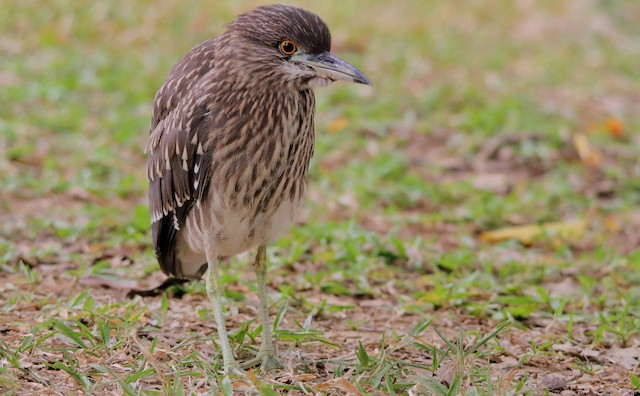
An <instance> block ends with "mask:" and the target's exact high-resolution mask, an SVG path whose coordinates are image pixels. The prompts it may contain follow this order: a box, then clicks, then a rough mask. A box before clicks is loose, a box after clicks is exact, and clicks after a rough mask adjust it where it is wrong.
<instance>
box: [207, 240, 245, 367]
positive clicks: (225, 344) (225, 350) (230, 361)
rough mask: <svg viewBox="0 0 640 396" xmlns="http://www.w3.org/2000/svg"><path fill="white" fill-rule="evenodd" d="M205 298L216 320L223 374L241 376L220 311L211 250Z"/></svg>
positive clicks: (219, 290)
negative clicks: (207, 298) (206, 297)
mask: <svg viewBox="0 0 640 396" xmlns="http://www.w3.org/2000/svg"><path fill="white" fill-rule="evenodd" d="M207 263H208V265H207V274H206V285H207V296H208V297H209V301H211V305H212V306H213V316H214V317H215V319H216V324H217V326H218V336H219V338H220V347H221V348H222V359H223V364H224V372H225V373H226V374H228V373H230V372H234V373H235V374H241V371H240V370H239V366H238V364H237V363H236V359H235V358H234V357H233V350H232V349H231V344H230V343H229V336H228V335H227V328H226V326H225V324H224V315H223V310H222V288H221V287H220V280H219V279H218V275H217V274H216V271H217V264H218V258H217V256H214V255H213V254H211V249H210V248H209V247H208V249H207Z"/></svg>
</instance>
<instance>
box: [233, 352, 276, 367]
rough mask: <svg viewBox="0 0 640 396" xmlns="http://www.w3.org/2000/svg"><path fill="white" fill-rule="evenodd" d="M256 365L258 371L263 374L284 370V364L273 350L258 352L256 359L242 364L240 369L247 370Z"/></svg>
mask: <svg viewBox="0 0 640 396" xmlns="http://www.w3.org/2000/svg"><path fill="white" fill-rule="evenodd" d="M257 365H260V371H264V372H266V371H271V370H275V369H279V368H284V362H283V361H282V359H280V358H279V357H278V355H277V353H276V351H275V350H260V351H259V352H258V354H257V355H256V357H254V358H253V359H251V360H248V361H246V362H244V363H243V364H242V365H241V366H240V367H242V368H243V369H248V368H251V367H254V366H257Z"/></svg>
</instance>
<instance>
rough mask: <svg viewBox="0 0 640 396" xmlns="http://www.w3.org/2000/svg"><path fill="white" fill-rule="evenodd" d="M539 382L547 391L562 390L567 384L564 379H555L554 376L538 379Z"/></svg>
mask: <svg viewBox="0 0 640 396" xmlns="http://www.w3.org/2000/svg"><path fill="white" fill-rule="evenodd" d="M540 382H541V383H542V385H544V386H546V387H547V388H549V390H559V389H564V388H566V386H567V385H568V384H569V381H568V380H567V379H566V378H561V377H556V376H555V375H544V376H542V378H540Z"/></svg>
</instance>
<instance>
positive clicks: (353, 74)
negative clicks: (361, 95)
mask: <svg viewBox="0 0 640 396" xmlns="http://www.w3.org/2000/svg"><path fill="white" fill-rule="evenodd" d="M290 61H292V62H297V63H302V64H304V65H307V66H309V67H311V68H313V69H314V70H315V71H316V73H317V74H318V76H319V77H326V78H329V79H331V80H340V81H347V82H354V83H358V84H366V85H373V83H372V82H371V80H369V77H367V76H365V74H364V73H363V72H361V71H360V70H358V69H357V68H356V67H355V66H353V65H352V64H351V63H348V62H345V61H343V60H342V59H340V58H338V57H337V56H335V55H333V54H331V53H330V52H323V53H320V54H296V55H293V56H292V57H291V58H290Z"/></svg>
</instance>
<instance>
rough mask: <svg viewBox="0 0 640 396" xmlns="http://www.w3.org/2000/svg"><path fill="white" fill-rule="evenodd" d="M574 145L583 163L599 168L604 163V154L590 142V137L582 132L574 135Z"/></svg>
mask: <svg viewBox="0 0 640 396" xmlns="http://www.w3.org/2000/svg"><path fill="white" fill-rule="evenodd" d="M573 145H574V147H575V148H576V151H577V152H578V156H579V157H580V160H581V161H582V163H583V164H585V165H586V166H588V167H590V168H599V167H600V165H602V154H600V151H599V150H598V149H597V148H596V147H594V146H592V145H591V143H589V139H587V137H586V136H585V135H583V134H581V133H578V134H576V135H574V136H573Z"/></svg>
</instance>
